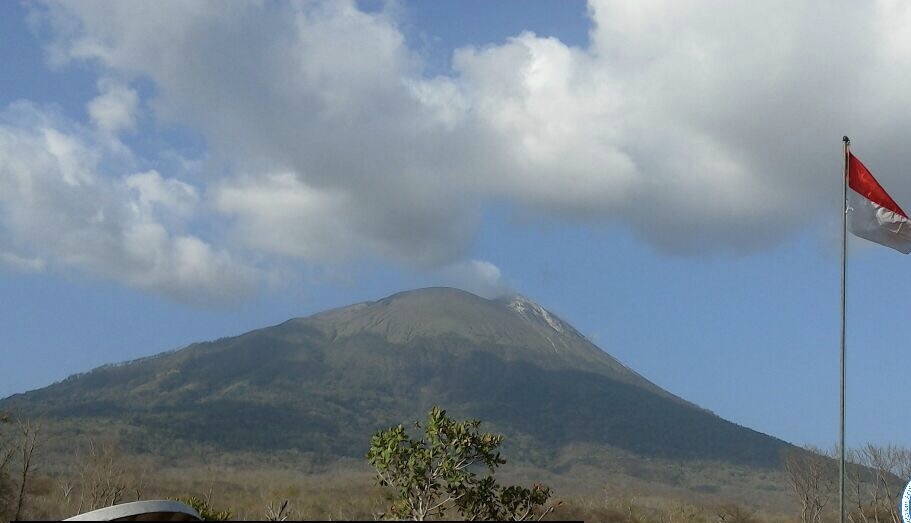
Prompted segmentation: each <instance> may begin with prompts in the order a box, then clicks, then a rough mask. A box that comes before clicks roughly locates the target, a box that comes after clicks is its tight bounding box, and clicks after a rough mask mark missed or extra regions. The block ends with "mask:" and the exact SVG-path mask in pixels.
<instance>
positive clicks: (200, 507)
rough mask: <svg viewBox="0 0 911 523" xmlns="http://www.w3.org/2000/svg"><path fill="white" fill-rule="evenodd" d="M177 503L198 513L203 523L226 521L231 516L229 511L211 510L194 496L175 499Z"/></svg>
mask: <svg viewBox="0 0 911 523" xmlns="http://www.w3.org/2000/svg"><path fill="white" fill-rule="evenodd" d="M177 501H180V502H181V503H185V504H186V505H189V506H190V507H192V508H193V510H195V511H196V512H198V513H199V517H201V518H202V520H203V521H228V520H230V519H231V516H232V515H233V514H232V513H231V510H229V509H226V510H218V509H215V508H212V507H211V506H209V503H208V502H206V500H204V499H201V498H198V497H196V496H190V497H186V498H177Z"/></svg>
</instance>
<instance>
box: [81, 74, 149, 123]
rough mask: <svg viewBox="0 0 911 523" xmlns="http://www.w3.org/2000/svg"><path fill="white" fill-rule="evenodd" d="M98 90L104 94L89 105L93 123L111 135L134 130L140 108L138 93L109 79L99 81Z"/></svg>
mask: <svg viewBox="0 0 911 523" xmlns="http://www.w3.org/2000/svg"><path fill="white" fill-rule="evenodd" d="M98 88H99V90H100V91H102V93H101V94H100V95H98V96H97V97H96V98H93V99H92V100H91V101H90V102H89V103H88V105H87V109H88V112H89V117H90V118H91V120H92V123H94V124H95V126H96V127H97V128H98V129H99V130H102V131H106V132H109V133H117V132H119V131H121V130H134V129H135V128H136V111H137V108H138V106H139V95H138V94H137V93H136V91H135V90H133V89H130V88H129V87H127V86H125V85H122V84H119V83H117V82H114V81H112V80H108V79H102V80H99V82H98Z"/></svg>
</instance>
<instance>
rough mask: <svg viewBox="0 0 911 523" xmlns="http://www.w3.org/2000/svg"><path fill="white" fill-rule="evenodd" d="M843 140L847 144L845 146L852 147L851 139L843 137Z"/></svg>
mask: <svg viewBox="0 0 911 523" xmlns="http://www.w3.org/2000/svg"><path fill="white" fill-rule="evenodd" d="M841 139H842V141H844V142H845V145H851V139H850V138H848V137H847V136H842V137H841Z"/></svg>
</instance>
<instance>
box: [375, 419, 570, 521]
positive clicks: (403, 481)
mask: <svg viewBox="0 0 911 523" xmlns="http://www.w3.org/2000/svg"><path fill="white" fill-rule="evenodd" d="M480 425H481V422H480V421H478V420H474V419H469V420H465V421H462V422H458V421H456V420H454V419H452V418H450V417H449V416H447V415H446V411H445V410H443V409H441V408H439V407H434V408H432V409H431V410H430V412H429V413H428V417H427V422H426V424H425V425H424V427H421V425H420V424H419V423H416V424H415V426H416V427H417V428H419V429H420V428H423V438H421V439H412V438H411V437H410V436H409V435H408V433H407V431H406V430H405V427H404V426H403V425H398V426H395V427H392V428H389V429H386V430H383V431H380V432H377V433H376V434H374V436H373V438H372V439H371V442H370V451H369V452H368V453H367V460H368V461H369V462H370V464H371V465H373V467H374V468H375V469H376V473H377V480H378V482H379V484H380V485H382V486H388V487H391V488H392V489H393V491H394V497H393V503H392V506H391V508H390V513H389V514H388V515H389V516H390V517H394V518H396V519H410V520H414V521H424V520H425V519H427V518H430V517H443V516H445V515H446V514H448V513H451V512H453V511H455V512H457V513H459V514H460V515H461V517H463V518H464V519H466V520H469V521H478V520H504V521H528V520H532V519H537V520H540V519H541V518H543V517H544V515H546V514H547V513H549V512H551V511H552V510H553V508H554V507H545V504H546V503H547V500H548V499H549V498H550V495H551V491H550V488H548V487H547V486H545V485H539V484H536V485H534V486H533V487H531V488H526V487H521V486H502V485H500V484H498V483H497V482H496V480H495V479H494V473H495V472H496V469H497V467H499V466H500V465H502V464H504V463H506V460H504V459H503V458H502V457H501V456H500V452H499V451H498V448H499V446H500V444H501V443H502V442H503V436H502V435H500V434H492V433H487V432H481V431H480ZM479 471H485V472H486V475H484V476H483V477H482V476H480V475H479V474H478V473H479Z"/></svg>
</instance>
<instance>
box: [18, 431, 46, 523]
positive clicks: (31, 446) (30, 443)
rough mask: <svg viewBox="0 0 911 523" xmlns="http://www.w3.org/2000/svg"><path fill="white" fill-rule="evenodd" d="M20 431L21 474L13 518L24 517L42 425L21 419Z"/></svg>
mask: <svg viewBox="0 0 911 523" xmlns="http://www.w3.org/2000/svg"><path fill="white" fill-rule="evenodd" d="M19 433H20V437H21V440H20V441H21V443H20V444H19V446H18V451H19V453H20V454H21V458H22V459H21V462H20V465H21V467H20V469H19V470H20V474H19V495H18V496H17V497H16V515H15V516H13V519H14V520H16V521H18V520H20V519H22V509H23V508H24V506H25V492H26V488H27V486H28V480H29V474H30V473H31V471H32V459H33V458H34V456H35V451H36V450H37V449H38V445H39V436H40V433H41V426H40V425H39V424H38V423H35V422H33V421H30V420H19Z"/></svg>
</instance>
